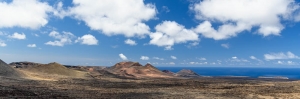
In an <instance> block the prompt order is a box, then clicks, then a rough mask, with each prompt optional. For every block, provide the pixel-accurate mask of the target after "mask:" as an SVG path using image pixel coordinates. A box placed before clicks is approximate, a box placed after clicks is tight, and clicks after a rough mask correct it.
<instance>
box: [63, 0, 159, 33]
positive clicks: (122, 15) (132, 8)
mask: <svg viewBox="0 0 300 99" xmlns="http://www.w3.org/2000/svg"><path fill="white" fill-rule="evenodd" d="M73 4H74V5H75V6H74V7H71V8H69V9H68V14H69V15H71V16H73V17H74V18H76V19H78V20H81V21H84V22H85V23H86V25H87V26H89V27H90V28H91V29H92V30H98V31H101V33H104V34H106V35H125V36H126V37H133V36H144V35H146V34H148V33H150V31H149V30H150V28H149V26H148V25H146V24H145V23H144V22H145V21H148V20H150V19H154V18H155V15H156V13H157V11H156V8H155V6H154V5H153V4H145V3H144V0H126V1H124V0H121V1H120V0H104V1H103V0H98V1H95V0H73Z"/></svg>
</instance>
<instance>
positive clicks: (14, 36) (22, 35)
mask: <svg viewBox="0 0 300 99" xmlns="http://www.w3.org/2000/svg"><path fill="white" fill-rule="evenodd" d="M8 37H9V38H13V39H19V40H24V39H26V35H25V34H24V33H17V32H15V33H14V34H12V35H9V36H8Z"/></svg>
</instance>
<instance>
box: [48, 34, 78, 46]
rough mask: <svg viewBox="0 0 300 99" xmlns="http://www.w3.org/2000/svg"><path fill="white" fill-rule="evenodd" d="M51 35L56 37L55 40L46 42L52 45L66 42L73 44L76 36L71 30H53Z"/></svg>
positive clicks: (60, 44)
mask: <svg viewBox="0 0 300 99" xmlns="http://www.w3.org/2000/svg"><path fill="white" fill-rule="evenodd" d="M49 36H50V37H53V38H54V39H56V40H55V41H48V42H46V43H45V44H46V45H51V46H61V47H62V46H64V45H66V44H72V39H73V38H75V37H76V36H74V35H73V34H72V33H71V32H62V33H59V32H57V31H52V32H50V33H49Z"/></svg>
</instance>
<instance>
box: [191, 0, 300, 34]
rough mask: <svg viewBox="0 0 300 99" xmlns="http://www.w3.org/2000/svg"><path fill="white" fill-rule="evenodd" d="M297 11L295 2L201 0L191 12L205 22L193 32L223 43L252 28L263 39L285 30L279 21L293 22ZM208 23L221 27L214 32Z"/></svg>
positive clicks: (286, 0)
mask: <svg viewBox="0 0 300 99" xmlns="http://www.w3.org/2000/svg"><path fill="white" fill-rule="evenodd" d="M298 8H299V5H297V4H296V3H295V1H294V0H203V1H201V2H199V3H196V4H194V5H193V6H192V7H191V8H190V9H191V10H193V11H194V12H195V13H196V18H197V19H198V20H205V21H204V22H202V23H200V24H199V25H198V26H197V27H196V28H195V31H196V32H198V33H200V34H202V35H203V36H204V37H207V38H213V39H215V40H222V39H228V38H231V37H234V36H236V35H238V34H239V33H241V32H242V31H251V29H252V28H255V27H258V30H257V33H258V34H261V35H263V36H269V35H280V32H281V31H282V30H283V29H284V26H283V24H281V21H282V20H292V19H291V18H290V17H294V16H293V15H292V13H293V12H294V11H295V10H297V9H298ZM274 9H276V10H274ZM211 22H216V23H221V25H220V26H219V27H218V28H217V29H215V28H214V27H213V26H212V23H211Z"/></svg>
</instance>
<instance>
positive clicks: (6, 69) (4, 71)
mask: <svg viewBox="0 0 300 99" xmlns="http://www.w3.org/2000/svg"><path fill="white" fill-rule="evenodd" d="M0 76H5V77H19V76H20V74H19V73H18V72H17V71H15V70H14V69H13V68H12V67H11V66H9V65H7V64H6V63H5V62H4V61H2V60H1V59H0Z"/></svg>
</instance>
